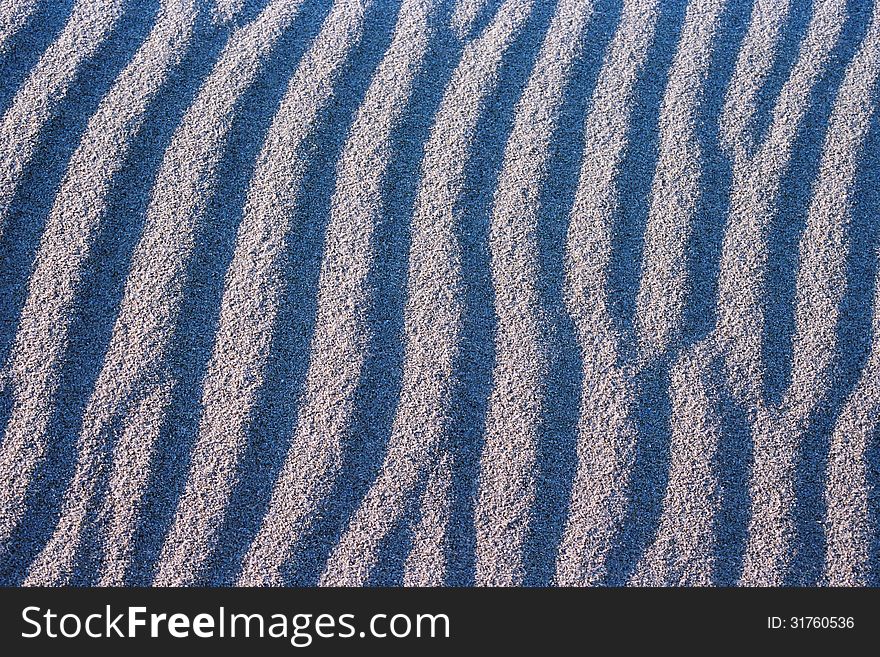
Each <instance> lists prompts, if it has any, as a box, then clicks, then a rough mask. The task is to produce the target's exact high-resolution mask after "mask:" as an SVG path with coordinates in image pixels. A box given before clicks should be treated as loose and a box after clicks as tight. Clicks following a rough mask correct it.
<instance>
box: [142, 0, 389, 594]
mask: <svg viewBox="0 0 880 657" xmlns="http://www.w3.org/2000/svg"><path fill="white" fill-rule="evenodd" d="M372 4H373V2H372V1H371V0H370V1H364V2H347V1H343V0H337V2H335V3H334V4H333V6H332V7H331V8H330V12H329V14H328V15H327V18H326V19H325V21H324V24H323V25H322V26H321V31H320V32H319V33H318V35H317V37H315V40H314V41H313V42H312V44H311V46H310V47H309V50H308V52H306V54H305V56H304V57H303V59H302V61H301V62H300V64H299V66H298V67H297V70H296V72H295V73H294V75H293V77H292V79H291V80H290V84H289V85H288V88H287V92H286V93H285V96H284V98H283V99H282V101H281V104H280V106H279V108H278V110H277V112H276V113H275V116H274V117H273V119H272V124H271V126H270V127H269V131H268V133H267V135H266V139H265V143H264V144H263V147H262V150H261V152H260V155H259V157H258V160H257V164H256V168H255V171H254V174H253V177H252V179H251V183H250V187H249V188H248V192H247V199H246V201H245V207H244V213H243V217H242V221H241V224H240V225H239V228H238V233H237V236H236V244H235V251H234V253H233V256H232V262H231V263H230V265H229V269H228V270H227V272H226V280H225V286H224V289H223V299H222V301H221V307H220V319H219V323H218V328H217V333H216V338H215V341H214V347H213V351H212V354H211V358H210V361H209V363H208V368H207V372H206V375H205V380H204V384H203V387H202V414H201V420H200V424H199V434H198V438H197V441H196V444H195V446H194V448H193V450H192V458H191V462H190V467H189V475H188V477H187V481H186V487H185V490H184V492H183V494H182V496H181V498H180V501H179V503H178V506H177V511H176V513H175V517H174V521H173V524H172V526H171V530H170V531H169V533H168V536H167V537H166V539H165V543H164V545H163V547H162V555H161V558H160V561H159V566H158V569H157V573H156V578H155V581H154V583H155V585H157V586H182V585H186V584H192V583H193V582H195V581H196V578H197V577H198V576H199V574H200V572H201V569H202V566H203V565H204V564H205V562H206V561H207V559H208V558H209V557H210V555H211V553H212V551H213V546H214V543H215V538H216V534H217V531H218V530H219V528H220V526H221V522H222V520H223V517H224V515H225V512H226V509H227V507H228V505H229V499H230V495H231V491H232V490H233V486H234V484H235V481H236V469H237V464H238V460H239V456H240V454H241V452H242V450H243V448H244V446H245V445H246V441H247V432H246V430H247V422H248V419H249V417H250V409H252V408H253V404H254V398H255V393H256V390H257V388H258V387H259V383H260V381H261V380H262V374H263V370H264V367H265V363H266V358H267V355H268V350H269V343H270V338H271V335H272V332H273V328H274V325H275V320H276V318H277V313H278V303H279V297H280V291H281V275H280V272H281V268H280V267H279V265H280V264H281V263H282V262H283V259H284V255H285V253H284V246H285V243H286V239H287V236H288V233H289V231H290V229H291V225H292V222H291V218H292V216H293V210H294V209H295V207H296V203H297V198H298V194H299V182H300V180H301V179H302V177H303V174H304V171H305V167H306V161H307V156H306V154H305V153H304V152H303V144H304V142H305V141H306V139H307V138H308V137H309V136H310V135H311V134H313V133H314V132H315V131H316V130H317V129H318V127H319V118H320V112H321V109H322V108H323V107H325V106H326V105H327V103H328V102H330V100H331V98H332V96H333V93H334V85H335V83H336V82H337V81H338V79H339V76H340V72H341V70H342V68H343V66H344V64H345V62H346V60H347V58H348V55H349V53H350V52H351V50H352V49H353V48H354V45H355V44H356V43H357V42H358V41H359V39H360V37H361V35H362V34H363V27H364V20H365V16H366V13H367V11H368V10H369V9H370V7H371V6H372Z"/></svg>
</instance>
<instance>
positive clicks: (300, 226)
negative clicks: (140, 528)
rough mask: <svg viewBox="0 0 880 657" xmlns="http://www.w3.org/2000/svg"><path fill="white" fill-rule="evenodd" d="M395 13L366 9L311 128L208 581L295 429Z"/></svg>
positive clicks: (250, 531) (243, 538)
mask: <svg viewBox="0 0 880 657" xmlns="http://www.w3.org/2000/svg"><path fill="white" fill-rule="evenodd" d="M396 14H397V12H396V11H387V12H385V11H381V10H380V9H379V8H378V7H374V8H373V9H372V10H371V11H370V13H368V15H367V17H366V22H365V24H364V28H363V37H362V39H361V42H360V43H359V44H358V45H357V46H356V47H355V48H354V50H353V51H352V52H351V54H350V55H349V58H348V62H347V65H346V69H345V70H343V72H342V74H341V76H340V77H339V81H338V82H337V86H336V90H335V94H334V97H335V98H336V100H335V102H334V103H331V104H330V105H329V106H328V107H327V109H325V110H324V111H323V112H322V114H321V115H320V116H319V119H318V125H319V128H318V130H317V132H316V134H315V135H314V136H313V137H310V138H309V139H308V141H307V142H306V143H305V144H304V145H303V147H302V151H301V153H302V156H303V157H310V159H309V161H308V168H307V170H306V173H305V176H304V178H303V180H302V182H301V196H300V199H299V202H298V203H297V209H296V210H295V218H294V221H293V222H292V228H291V231H290V235H289V236H288V240H287V256H286V263H287V264H286V266H285V270H284V276H283V278H284V284H285V289H284V293H283V295H282V297H281V300H280V310H279V313H278V318H277V321H276V325H275V334H274V336H273V340H272V345H271V347H270V356H269V361H268V366H267V371H266V379H265V382H264V384H263V387H262V389H261V391H260V392H259V393H258V401H257V405H256V407H255V409H254V415H253V421H252V425H251V427H250V430H249V442H248V446H247V448H246V450H245V452H244V454H243V457H242V460H241V462H240V463H239V466H238V469H239V472H240V473H241V476H240V477H239V479H238V482H237V484H236V486H235V488H234V489H233V492H232V495H231V498H230V506H229V509H228V511H227V514H226V517H225V519H224V523H223V526H222V529H221V532H220V535H219V538H218V542H219V544H220V545H223V547H224V549H223V550H222V552H218V553H216V554H215V555H214V558H213V564H212V566H211V568H210V569H209V571H208V572H209V574H208V575H207V579H208V582H209V583H211V584H234V582H235V579H236V577H237V575H238V571H239V568H240V565H241V560H242V559H243V558H244V555H245V554H246V553H247V550H248V548H249V547H250V545H251V543H252V541H253V539H254V537H255V536H256V534H257V532H258V531H259V529H260V525H261V523H262V520H263V516H264V515H265V513H266V510H267V508H268V505H269V502H270V499H271V495H272V489H273V485H274V484H275V481H276V479H277V477H278V473H279V472H280V469H281V467H282V465H283V463H284V460H285V458H286V456H287V451H288V448H289V447H290V441H291V438H292V436H293V434H294V433H295V430H296V417H297V406H296V403H297V401H298V400H299V398H300V395H301V394H302V389H303V384H304V381H305V376H306V372H307V369H308V363H309V349H310V346H311V343H312V338H313V333H314V328H315V327H314V324H315V312H316V305H315V303H316V298H317V289H318V275H319V272H320V267H321V257H322V252H323V245H324V233H325V229H326V225H327V219H328V217H329V215H330V204H331V201H332V198H333V192H334V190H335V178H336V166H335V165H336V163H337V162H338V160H339V156H340V154H341V152H342V147H343V145H344V143H345V138H346V137H347V136H348V133H349V131H350V128H351V125H352V123H353V121H354V118H355V115H356V112H357V108H358V107H359V106H360V104H361V103H362V102H363V98H364V95H365V93H366V90H367V85H368V84H369V81H370V79H371V78H372V76H373V73H374V71H375V69H376V67H377V66H378V64H379V62H380V61H381V58H382V55H384V53H385V51H386V49H387V47H388V45H389V43H390V40H391V35H392V33H393V29H394V25H395V22H396Z"/></svg>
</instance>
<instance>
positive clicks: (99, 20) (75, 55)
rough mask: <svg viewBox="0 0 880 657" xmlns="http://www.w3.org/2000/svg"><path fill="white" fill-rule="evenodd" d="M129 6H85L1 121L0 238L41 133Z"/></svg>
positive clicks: (102, 0)
mask: <svg viewBox="0 0 880 657" xmlns="http://www.w3.org/2000/svg"><path fill="white" fill-rule="evenodd" d="M122 5H123V0H79V1H78V2H77V3H76V4H75V5H74V7H73V9H72V10H71V12H70V17H69V18H68V20H67V23H66V24H65V25H64V28H63V29H62V30H61V33H60V34H59V35H58V38H57V39H56V40H55V41H54V42H53V43H52V45H50V46H49V48H48V49H47V50H46V52H45V53H43V55H42V57H40V60H39V62H37V65H36V66H34V68H33V70H31V72H30V74H29V75H28V78H27V80H25V82H24V84H23V85H22V86H21V88H20V89H19V90H18V91H17V92H16V93H15V97H14V98H13V100H12V104H11V105H10V107H9V109H7V110H6V113H5V114H4V115H3V117H2V118H0V238H2V237H3V232H4V227H5V226H6V223H7V222H8V221H9V216H8V215H9V208H10V204H11V203H12V200H13V198H14V196H15V192H16V190H17V189H18V185H19V183H20V182H21V179H22V176H23V175H24V171H25V169H26V168H27V166H28V164H29V163H30V161H31V158H32V157H33V155H34V152H35V151H36V149H37V145H38V143H39V139H40V133H41V132H42V131H43V128H45V127H46V124H47V123H48V122H49V120H50V118H51V117H52V114H53V111H54V110H55V108H56V107H57V106H58V105H59V104H60V103H61V102H62V101H63V100H64V98H65V97H66V95H67V93H68V92H69V90H70V85H71V83H72V82H73V80H74V78H75V77H76V75H77V73H78V72H79V71H80V70H81V69H82V68H83V66H85V65H86V63H87V62H88V60H89V58H90V57H91V56H92V55H93V54H94V53H95V52H97V50H98V48H100V46H101V44H102V43H104V40H105V39H106V38H107V37H108V36H109V35H110V33H111V32H112V31H113V29H114V28H115V27H116V25H117V24H118V23H119V20H120V19H121V18H122V13H123V12H122Z"/></svg>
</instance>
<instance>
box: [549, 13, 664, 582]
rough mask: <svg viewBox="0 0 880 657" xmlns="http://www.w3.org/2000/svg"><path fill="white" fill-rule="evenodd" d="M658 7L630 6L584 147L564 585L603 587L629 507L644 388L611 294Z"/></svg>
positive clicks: (574, 257)
mask: <svg viewBox="0 0 880 657" xmlns="http://www.w3.org/2000/svg"><path fill="white" fill-rule="evenodd" d="M658 10H659V3H658V2H656V1H653V2H649V1H645V0H629V1H627V2H624V7H623V14H622V16H621V19H620V23H619V25H618V27H617V31H616V32H615V34H614V38H613V40H612V42H611V44H610V46H609V48H608V52H607V53H606V56H605V61H604V62H603V64H602V69H601V71H600V72H599V79H598V81H597V84H596V89H595V91H594V92H593V99H592V105H591V106H590V110H589V114H588V116H587V119H586V126H585V147H584V155H583V161H582V164H581V171H580V177H579V180H578V188H577V191H576V193H575V200H574V206H573V208H572V211H571V221H570V223H569V229H568V235H567V237H566V277H565V305H566V308H567V310H568V313H569V315H570V316H571V318H572V321H573V322H574V325H575V328H576V331H577V335H578V341H579V342H580V348H581V354H582V357H583V363H584V365H583V367H584V372H583V375H584V378H583V387H582V391H581V414H580V418H579V421H578V445H577V455H578V466H577V472H576V474H575V480H574V484H573V486H572V492H571V499H570V501H569V514H568V518H567V521H566V527H565V531H564V534H563V537H562V543H561V544H560V547H559V554H558V555H557V559H556V577H555V581H556V583H557V584H558V585H561V586H578V585H588V584H596V583H599V582H600V581H602V579H603V578H604V576H605V574H606V570H607V557H608V554H609V551H610V550H611V547H612V542H613V539H614V537H615V536H616V535H617V532H618V531H619V527H620V525H621V523H622V520H623V517H624V514H625V512H626V498H627V493H626V490H627V487H628V484H629V479H630V471H631V469H632V465H633V459H634V449H635V441H636V435H637V432H636V428H635V425H634V423H633V419H632V412H633V403H634V400H635V389H634V384H633V375H632V372H631V371H630V369H629V368H623V367H619V366H618V365H617V360H618V356H619V352H620V348H621V336H620V335H619V334H618V331H617V330H616V329H615V327H614V324H613V320H612V318H611V314H610V308H609V301H610V300H609V298H608V267H609V262H610V258H611V248H612V247H611V244H612V223H613V220H614V210H615V208H616V206H617V204H618V193H619V190H618V184H617V177H618V175H619V172H620V165H621V161H622V159H623V155H624V151H625V150H626V148H627V145H628V133H629V125H630V120H631V116H630V115H631V113H632V106H633V99H634V94H635V85H636V81H637V80H638V76H639V74H640V72H641V71H642V68H643V66H644V64H645V60H646V58H647V54H648V48H649V47H650V44H651V43H652V42H653V40H654V33H655V30H656V26H657V18H658Z"/></svg>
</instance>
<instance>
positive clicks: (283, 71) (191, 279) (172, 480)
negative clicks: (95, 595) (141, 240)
mask: <svg viewBox="0 0 880 657" xmlns="http://www.w3.org/2000/svg"><path fill="white" fill-rule="evenodd" d="M313 4H320V3H313ZM313 11H317V10H313ZM321 18H323V10H322V11H321V14H320V15H319V16H318V17H317V18H316V17H315V15H314V14H313V13H311V12H310V11H309V8H308V7H306V8H304V10H301V13H300V14H299V15H298V16H297V17H296V18H295V19H294V21H293V24H292V25H290V26H289V27H288V28H287V30H286V31H285V32H284V34H282V35H281V37H280V38H279V40H278V42H277V43H275V44H274V46H273V47H272V50H271V53H270V54H269V56H268V57H267V58H266V60H265V61H264V62H263V63H262V65H261V66H260V69H259V72H258V73H257V75H256V77H255V79H254V81H253V83H252V84H251V85H250V86H249V87H248V89H247V91H245V92H244V94H243V95H242V96H241V97H240V98H239V99H238V100H237V101H236V108H235V116H234V119H233V122H232V125H231V127H230V131H229V134H228V137H227V140H226V142H225V145H224V146H223V157H222V158H221V160H220V162H219V163H218V165H217V173H216V176H217V178H216V182H215V189H216V190H218V192H219V193H217V194H215V195H213V196H212V198H211V199H210V201H209V203H208V205H207V208H206V210H205V213H204V216H203V218H202V223H201V225H200V226H199V227H198V229H197V231H196V241H195V247H194V249H193V256H192V258H191V261H190V263H189V267H188V271H187V273H186V281H187V286H186V288H185V291H184V302H183V305H182V307H181V311H180V317H179V319H178V324H177V329H176V333H175V340H174V347H173V349H172V351H171V353H170V354H169V356H168V363H169V366H170V368H171V371H172V373H173V376H174V377H175V378H176V379H177V382H178V383H177V386H176V387H175V390H174V395H173V398H172V401H171V406H170V408H169V410H168V413H167V415H166V419H165V425H164V427H163V430H162V432H161V435H160V437H159V440H158V441H157V445H156V447H155V450H154V452H155V455H154V457H153V463H152V465H151V477H150V483H149V486H148V489H147V493H146V496H145V500H144V504H143V509H144V510H143V513H142V516H141V519H140V524H139V531H138V540H137V541H136V545H137V547H136V551H137V552H136V555H135V557H134V558H133V562H134V563H136V564H139V565H140V568H139V571H138V572H137V573H132V579H133V580H135V582H136V583H138V584H148V583H150V582H151V581H152V578H153V575H154V571H155V568H156V565H157V560H158V558H159V554H160V552H161V550H162V546H163V543H164V540H165V537H166V534H167V533H168V531H169V530H170V527H171V523H172V521H173V519H174V514H175V511H176V509H177V504H178V503H179V501H180V497H181V495H182V493H183V491H184V488H185V486H186V478H187V475H188V472H189V464H190V455H191V450H192V447H193V445H194V444H195V441H196V439H197V436H198V430H199V420H200V413H201V405H200V402H201V392H202V382H203V379H204V376H205V371H206V367H207V363H208V359H209V358H210V355H211V350H212V347H213V345H214V339H215V336H216V331H217V326H218V321H219V312H220V301H221V298H222V295H223V284H224V281H225V274H226V269H227V268H228V266H229V262H230V261H231V258H232V253H233V250H234V246H235V236H236V232H237V230H238V226H239V223H240V222H241V217H242V210H243V207H244V200H245V194H246V192H247V187H248V184H249V183H250V180H251V176H252V174H253V171H254V164H255V161H256V158H257V155H258V154H259V151H260V148H261V147H262V145H263V140H264V138H265V134H266V131H267V130H268V128H269V125H270V123H271V119H272V116H273V115H274V113H275V111H276V110H277V108H278V105H279V103H280V102H281V98H282V96H283V94H284V92H285V91H286V88H287V82H288V80H289V78H290V76H291V75H292V73H293V70H294V69H295V67H296V64H297V63H298V61H299V59H300V57H301V56H302V53H303V52H304V51H305V48H306V46H307V45H308V43H309V41H310V40H311V38H312V37H313V36H314V34H315V32H316V31H317V28H318V26H319V24H320V20H321ZM208 73H210V69H208V70H207V71H206V74H208ZM197 581H201V580H199V579H197ZM135 582H133V583H135Z"/></svg>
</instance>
